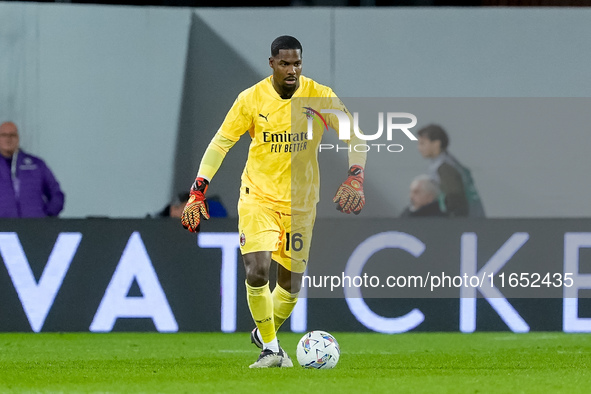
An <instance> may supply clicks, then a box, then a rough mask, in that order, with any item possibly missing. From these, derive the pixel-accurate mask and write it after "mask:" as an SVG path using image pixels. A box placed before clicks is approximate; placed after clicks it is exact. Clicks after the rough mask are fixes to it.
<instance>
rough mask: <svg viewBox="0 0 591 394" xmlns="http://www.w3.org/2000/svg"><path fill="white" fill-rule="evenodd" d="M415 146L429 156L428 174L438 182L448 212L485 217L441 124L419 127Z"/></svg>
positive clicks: (423, 154)
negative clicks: (451, 150)
mask: <svg viewBox="0 0 591 394" xmlns="http://www.w3.org/2000/svg"><path fill="white" fill-rule="evenodd" d="M418 136H419V138H418V140H419V144H418V148H419V152H420V153H421V155H422V156H423V157H424V158H427V159H430V161H431V164H430V165H429V177H431V179H433V180H434V181H435V182H436V183H438V184H439V187H440V189H441V194H440V197H439V198H440V199H441V200H442V201H441V202H442V203H443V205H444V211H445V212H446V213H447V215H449V216H451V217H454V216H470V217H484V207H483V206H482V201H481V200H480V196H479V195H478V191H477V190H476V186H475V185H474V181H473V180H472V174H471V173H470V170H469V169H468V168H466V167H464V166H463V165H462V164H461V163H460V162H459V161H458V160H457V159H456V158H455V157H453V156H452V155H451V154H450V153H449V152H448V151H447V147H448V145H449V137H448V136H447V133H446V132H445V130H443V128H442V127H441V126H438V125H429V126H427V127H424V128H422V129H421V130H419V131H418Z"/></svg>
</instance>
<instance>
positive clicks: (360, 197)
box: [332, 165, 365, 215]
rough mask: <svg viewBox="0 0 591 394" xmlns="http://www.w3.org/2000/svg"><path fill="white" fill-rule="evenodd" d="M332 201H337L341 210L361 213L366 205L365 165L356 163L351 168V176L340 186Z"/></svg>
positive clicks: (356, 213)
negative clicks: (364, 186) (364, 187)
mask: <svg viewBox="0 0 591 394" xmlns="http://www.w3.org/2000/svg"><path fill="white" fill-rule="evenodd" d="M332 202H336V203H337V209H338V210H339V211H341V212H344V213H351V212H353V213H354V214H355V215H359V212H361V208H363V206H364V205H365V195H364V194H363V167H361V166H358V165H354V166H351V168H349V177H348V178H347V180H346V181H345V182H343V183H342V184H341V186H339V189H338V190H337V194H336V195H335V196H334V198H333V199H332Z"/></svg>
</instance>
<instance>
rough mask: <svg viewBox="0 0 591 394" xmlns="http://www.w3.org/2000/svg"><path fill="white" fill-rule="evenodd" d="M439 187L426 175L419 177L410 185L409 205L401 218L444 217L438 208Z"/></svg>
mask: <svg viewBox="0 0 591 394" xmlns="http://www.w3.org/2000/svg"><path fill="white" fill-rule="evenodd" d="M438 195H439V187H438V186H437V184H436V183H435V182H433V180H432V179H431V178H430V177H429V176H428V175H419V176H418V177H416V178H415V179H413V181H412V182H411V184H410V204H409V206H408V207H406V209H405V210H404V211H403V212H402V214H401V215H400V217H401V218H414V217H445V216H446V215H445V214H444V213H443V212H441V209H440V208H439V200H438V199H437V196H438Z"/></svg>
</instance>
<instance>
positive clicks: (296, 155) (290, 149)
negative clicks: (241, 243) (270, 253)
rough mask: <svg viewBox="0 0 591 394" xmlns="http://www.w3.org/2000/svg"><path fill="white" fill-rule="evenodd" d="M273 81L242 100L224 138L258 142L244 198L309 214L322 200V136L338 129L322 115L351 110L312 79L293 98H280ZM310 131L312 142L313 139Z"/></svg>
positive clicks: (243, 187) (225, 125) (248, 166)
mask: <svg viewBox="0 0 591 394" xmlns="http://www.w3.org/2000/svg"><path fill="white" fill-rule="evenodd" d="M272 78H273V77H272V76H270V77H268V78H265V79H264V80H262V81H260V82H259V83H257V84H256V85H254V86H252V87H250V88H248V89H246V90H244V91H243V92H242V93H240V94H239V95H238V98H237V99H236V101H235V102H234V104H233V105H232V108H231V109H230V111H229V112H228V114H227V115H226V118H225V119H224V122H223V123H222V125H221V127H220V129H219V130H218V133H219V134H221V135H222V136H223V137H225V138H227V139H229V140H231V141H238V140H239V139H240V137H241V135H242V134H244V133H246V132H248V133H249V135H250V137H251V139H252V141H251V143H250V147H249V152H248V159H247V161H246V165H245V168H244V171H243V173H242V185H241V188H240V193H241V195H240V197H241V198H243V199H247V200H249V201H256V202H257V203H259V204H260V205H262V206H266V207H268V208H271V209H273V210H276V211H279V212H284V213H291V212H292V211H293V210H297V211H300V210H302V211H309V210H310V209H311V208H313V206H314V205H315V204H316V203H317V202H318V199H319V188H320V187H319V183H320V179H319V169H318V156H317V155H318V146H319V144H320V141H321V139H322V134H323V132H324V131H326V130H328V127H331V128H333V129H335V130H338V120H337V118H336V117H335V116H334V115H328V114H324V115H321V114H320V110H321V109H327V108H334V109H339V110H342V111H344V112H345V113H347V111H346V109H345V107H344V105H343V104H342V102H341V101H340V100H339V99H338V98H337V96H336V95H335V94H334V92H333V91H332V89H331V88H329V87H327V86H324V85H321V84H319V83H317V82H315V81H313V80H312V79H310V78H306V77H304V76H300V86H299V88H298V89H297V91H296V92H295V93H294V95H293V97H292V98H291V99H282V98H281V97H280V96H279V94H278V93H277V92H276V91H275V89H274V88H273V79H272ZM313 107H316V108H313ZM292 110H293V111H292ZM312 110H315V111H316V112H314V111H312ZM347 114H348V113H347ZM312 118H314V119H312ZM292 125H293V127H292ZM309 127H311V128H313V129H312V136H313V138H312V139H308V138H307V133H308V128H309ZM345 171H346V169H343V173H345Z"/></svg>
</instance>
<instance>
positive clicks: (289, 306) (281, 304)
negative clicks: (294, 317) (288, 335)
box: [273, 284, 299, 331]
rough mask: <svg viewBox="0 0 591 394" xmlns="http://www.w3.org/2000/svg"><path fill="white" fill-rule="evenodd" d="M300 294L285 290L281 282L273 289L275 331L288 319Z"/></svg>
mask: <svg viewBox="0 0 591 394" xmlns="http://www.w3.org/2000/svg"><path fill="white" fill-rule="evenodd" d="M298 294H299V293H295V294H292V293H290V292H289V291H287V290H285V289H284V288H282V287H281V286H279V284H277V286H275V288H274V289H273V319H274V321H275V331H279V327H281V325H282V324H283V322H284V321H286V320H287V318H288V317H289V315H291V312H292V311H293V308H294V307H295V305H296V303H297V302H298Z"/></svg>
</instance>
